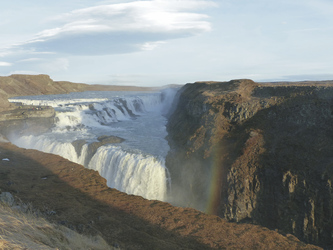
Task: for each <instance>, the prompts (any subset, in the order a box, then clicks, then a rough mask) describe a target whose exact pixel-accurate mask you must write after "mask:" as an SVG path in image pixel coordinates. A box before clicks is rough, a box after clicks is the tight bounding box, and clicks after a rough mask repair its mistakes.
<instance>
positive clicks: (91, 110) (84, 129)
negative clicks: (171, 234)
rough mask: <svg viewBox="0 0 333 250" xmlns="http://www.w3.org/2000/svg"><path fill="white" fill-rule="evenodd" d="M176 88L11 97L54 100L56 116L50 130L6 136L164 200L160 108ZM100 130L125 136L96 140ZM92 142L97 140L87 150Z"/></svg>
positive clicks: (123, 188)
mask: <svg viewBox="0 0 333 250" xmlns="http://www.w3.org/2000/svg"><path fill="white" fill-rule="evenodd" d="M175 92H176V90H174V91H172V90H171V91H170V90H169V91H164V92H157V93H135V94H133V93H131V94H130V95H121V96H119V95H116V93H112V96H111V97H105V96H106V93H94V95H93V96H94V98H89V96H90V95H91V93H82V96H79V97H78V98H71V97H67V99H66V96H64V95H56V96H52V98H51V97H48V96H38V97H22V98H15V99H11V101H12V102H20V103H22V104H24V105H32V104H34V105H48V106H53V107H54V108H55V110H56V118H55V120H56V122H55V127H54V128H53V129H52V131H51V132H50V133H46V134H43V135H39V136H32V135H25V136H22V137H20V138H10V140H11V141H12V142H13V143H14V144H16V145H17V146H19V147H23V148H30V149H37V150H40V151H43V152H47V153H52V154H57V155H60V156H62V157H64V158H66V159H68V160H70V161H73V162H76V163H79V164H82V165H84V166H85V167H86V168H89V169H94V170H96V171H98V172H99V174H100V175H101V176H102V177H104V178H105V179H106V180H107V185H108V186H109V187H112V188H116V189H118V190H120V191H123V192H126V193H128V194H134V195H140V196H142V197H144V198H147V199H157V200H162V201H164V200H165V199H166V196H167V189H168V185H169V181H170V180H169V176H168V170H167V169H166V167H165V163H164V157H165V155H166V153H167V150H168V149H169V148H168V145H167V142H166V141H165V139H164V137H165V136H166V130H165V123H166V119H165V118H163V116H162V114H165V113H166V112H167V110H168V109H169V107H170V106H171V102H172V100H173V96H174V94H175ZM76 95H77V94H76ZM99 95H101V96H99ZM110 95H111V93H110ZM101 135H103V136H104V135H114V136H119V137H122V138H124V139H125V141H124V142H122V143H115V144H113V143H112V144H110V143H106V144H103V143H101V145H100V144H99V143H100V142H98V139H97V138H99V136H101ZM74 141H80V142H81V143H80V146H74V144H75V143H73V142H74ZM94 143H95V145H98V146H97V147H96V148H94V150H92V149H91V145H92V144H94Z"/></svg>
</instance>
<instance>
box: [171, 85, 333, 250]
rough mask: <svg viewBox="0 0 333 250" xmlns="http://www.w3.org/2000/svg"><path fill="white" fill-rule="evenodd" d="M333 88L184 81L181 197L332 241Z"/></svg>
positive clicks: (174, 173)
mask: <svg viewBox="0 0 333 250" xmlns="http://www.w3.org/2000/svg"><path fill="white" fill-rule="evenodd" d="M332 98H333V86H332V85H329V84H314V85H311V84H307V85H304V86H301V85H297V84H294V85H285V86H272V85H268V84H267V85H258V84H256V83H254V82H253V81H251V80H234V81H230V82H224V83H219V82H201V83H195V84H187V85H185V86H184V87H183V88H182V89H181V91H180V97H179V102H178V105H177V108H176V109H175V111H174V113H173V114H172V115H171V117H170V119H169V123H168V125H167V129H168V132H169V136H168V140H169V143H170V146H171V151H170V153H169V154H168V156H167V160H166V164H167V167H168V169H169V171H170V173H171V179H172V181H173V182H172V191H171V196H172V197H175V198H174V199H175V200H174V202H175V203H176V204H179V205H184V206H188V205H190V206H192V207H196V208H198V209H200V210H206V211H207V212H209V213H213V214H217V215H219V216H221V217H224V218H226V219H228V220H230V221H237V222H252V223H255V224H260V225H263V226H267V227H269V228H271V229H279V230H281V231H282V232H284V233H292V234H294V235H295V236H297V237H298V238H300V239H302V240H304V241H307V242H312V243H316V244H320V245H324V246H328V245H332V244H333V238H332V234H333V189H332V179H333V158H332V151H333V127H332V124H333V99H332ZM179 190H184V192H183V193H181V192H180V191H179Z"/></svg>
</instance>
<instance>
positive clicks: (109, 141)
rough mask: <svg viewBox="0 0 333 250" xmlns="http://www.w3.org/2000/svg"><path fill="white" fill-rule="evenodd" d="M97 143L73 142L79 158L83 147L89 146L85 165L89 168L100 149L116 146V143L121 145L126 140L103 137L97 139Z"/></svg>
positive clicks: (110, 136)
mask: <svg viewBox="0 0 333 250" xmlns="http://www.w3.org/2000/svg"><path fill="white" fill-rule="evenodd" d="M97 140H98V141H97V142H90V143H88V142H87V141H86V140H82V139H80V140H76V141H73V142H72V145H73V146H74V148H75V151H76V153H77V155H78V156H80V155H81V152H82V147H83V145H85V144H88V149H87V155H86V158H85V161H84V165H85V166H87V165H88V163H89V161H90V160H91V158H92V157H93V155H94V154H95V153H96V151H97V150H98V148H99V147H101V146H104V145H107V144H115V143H121V142H123V141H124V140H125V139H123V138H121V137H118V136H114V135H109V136H108V135H102V136H99V137H98V138H97Z"/></svg>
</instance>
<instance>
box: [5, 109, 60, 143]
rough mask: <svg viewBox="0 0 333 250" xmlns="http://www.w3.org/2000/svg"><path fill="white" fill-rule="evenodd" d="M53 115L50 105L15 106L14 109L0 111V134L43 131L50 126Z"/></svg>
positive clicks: (10, 134) (36, 133) (8, 134)
mask: <svg viewBox="0 0 333 250" xmlns="http://www.w3.org/2000/svg"><path fill="white" fill-rule="evenodd" d="M54 116H55V111H54V109H53V108H52V107H46V106H43V107H38V106H16V109H12V110H8V111H3V112H0V134H2V135H4V136H6V137H10V136H13V135H19V136H22V135H26V134H33V135H38V134H41V133H45V132H46V131H48V130H49V129H51V128H52V126H53V124H54Z"/></svg>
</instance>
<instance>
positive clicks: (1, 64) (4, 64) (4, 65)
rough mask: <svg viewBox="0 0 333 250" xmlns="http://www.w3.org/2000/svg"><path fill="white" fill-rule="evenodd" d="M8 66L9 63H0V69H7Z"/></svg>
mask: <svg viewBox="0 0 333 250" xmlns="http://www.w3.org/2000/svg"><path fill="white" fill-rule="evenodd" d="M8 66H12V64H11V63H9V62H0V67H8Z"/></svg>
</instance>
